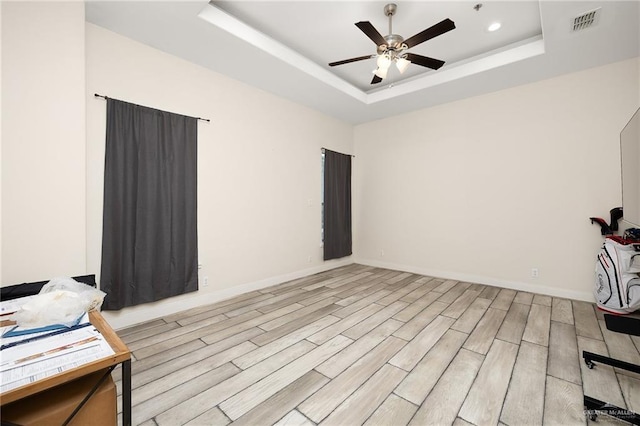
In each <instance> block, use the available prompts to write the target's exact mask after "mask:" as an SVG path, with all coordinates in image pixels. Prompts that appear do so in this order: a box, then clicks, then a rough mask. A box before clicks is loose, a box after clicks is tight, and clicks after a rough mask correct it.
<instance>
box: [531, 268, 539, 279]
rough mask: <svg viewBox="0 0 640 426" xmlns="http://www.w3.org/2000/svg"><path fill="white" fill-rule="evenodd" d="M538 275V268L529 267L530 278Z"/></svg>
mask: <svg viewBox="0 0 640 426" xmlns="http://www.w3.org/2000/svg"><path fill="white" fill-rule="evenodd" d="M539 276H540V271H539V270H538V268H531V278H538V277H539Z"/></svg>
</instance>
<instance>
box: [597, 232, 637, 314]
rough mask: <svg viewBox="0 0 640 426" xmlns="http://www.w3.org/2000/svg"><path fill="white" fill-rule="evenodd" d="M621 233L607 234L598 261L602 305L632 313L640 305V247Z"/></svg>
mask: <svg viewBox="0 0 640 426" xmlns="http://www.w3.org/2000/svg"><path fill="white" fill-rule="evenodd" d="M637 246H638V245H637V244H628V243H627V244H625V241H624V240H623V239H622V238H619V237H607V238H606V239H605V241H604V244H603V246H602V248H601V249H600V252H599V253H598V258H597V261H596V283H595V284H596V286H595V291H594V294H595V298H596V303H597V304H598V307H599V308H601V309H603V310H605V311H610V312H614V313H619V314H628V313H631V312H633V311H635V310H637V309H640V275H639V273H640V251H638V250H637Z"/></svg>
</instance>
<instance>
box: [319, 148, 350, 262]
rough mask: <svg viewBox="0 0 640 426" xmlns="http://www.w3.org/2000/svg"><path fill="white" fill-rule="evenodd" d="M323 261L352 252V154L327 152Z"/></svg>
mask: <svg viewBox="0 0 640 426" xmlns="http://www.w3.org/2000/svg"><path fill="white" fill-rule="evenodd" d="M323 171H324V178H323V184H324V185H323V191H324V197H323V230H324V245H323V247H324V260H329V259H337V258H340V257H344V256H349V255H351V252H352V240H351V156H350V155H346V154H340V153H338V152H334V151H329V150H328V149H327V150H325V152H324V167H323Z"/></svg>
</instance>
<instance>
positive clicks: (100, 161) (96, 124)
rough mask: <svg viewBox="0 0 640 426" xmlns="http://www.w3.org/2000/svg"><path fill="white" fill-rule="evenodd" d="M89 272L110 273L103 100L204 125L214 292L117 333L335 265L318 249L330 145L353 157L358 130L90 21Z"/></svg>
mask: <svg viewBox="0 0 640 426" xmlns="http://www.w3.org/2000/svg"><path fill="white" fill-rule="evenodd" d="M86 45H87V64H86V73H87V166H88V167H87V170H88V173H87V212H88V213H87V221H88V234H87V235H88V247H87V255H88V267H87V269H88V270H89V271H91V272H99V270H100V244H101V238H102V232H101V231H102V229H101V227H102V194H103V191H102V186H103V170H104V138H105V107H106V104H105V101H104V100H102V99H96V98H94V97H93V94H94V93H99V94H103V95H107V96H110V97H113V98H118V99H122V100H127V101H130V102H134V103H138V104H142V105H147V106H152V107H155V108H159V109H164V110H168V111H174V112H179V113H182V114H187V115H192V116H199V117H206V118H210V119H211V123H204V122H199V123H198V234H199V255H200V258H199V260H200V263H201V264H202V269H201V270H200V278H201V281H202V278H203V277H205V276H207V277H208V282H209V286H208V287H207V288H203V289H202V290H200V291H198V292H197V293H194V294H189V295H184V296H180V297H177V298H172V299H169V300H166V301H162V302H158V303H152V304H147V305H143V306H138V307H134V308H130V309H125V310H123V311H122V312H121V313H119V314H111V313H109V315H108V318H109V320H110V322H111V323H112V324H115V325H116V326H121V325H126V324H130V323H135V322H140V321H143V320H145V319H148V318H151V317H154V316H161V315H164V314H165V313H167V312H169V311H178V310H184V309H188V308H190V307H193V306H197V305H200V304H203V303H205V302H207V301H214V300H218V299H220V298H222V297H228V296H229V295H232V294H237V293H240V292H242V291H247V290H250V289H254V288H258V287H261V286H265V285H267V284H275V283H277V282H280V281H284V280H286V279H290V278H295V277H299V276H303V275H307V274H310V273H314V272H318V271H320V270H324V269H329V268H331V267H334V266H336V265H340V264H345V263H351V260H350V259H343V260H341V261H339V262H323V261H322V252H321V248H320V221H321V217H320V190H321V181H320V177H321V174H320V164H321V162H320V149H321V147H327V148H330V149H334V150H337V151H342V152H347V153H351V152H352V151H353V126H351V125H349V124H346V123H343V122H340V121H338V120H335V119H332V118H329V117H327V116H325V115H322V114H320V113H318V112H315V111H313V110H311V109H308V108H306V107H302V106H300V105H297V104H294V103H292V102H289V101H286V100H283V99H281V98H278V97H275V96H273V95H270V94H268V93H265V92H262V91H259V90H257V89H254V88H252V87H249V86H246V85H244V84H241V83H239V82H237V81H234V80H231V79H229V78H226V77H223V76H220V75H218V74H215V73H213V72H211V71H209V70H206V69H204V68H201V67H199V66H196V65H193V64H191V63H188V62H186V61H183V60H181V59H178V58H176V57H173V56H171V55H167V54H165V53H162V52H160V51H157V50H155V49H152V48H150V47H147V46H145V45H142V44H140V43H137V42H134V41H132V40H130V39H127V38H124V37H122V36H119V35H116V34H115V33H112V32H109V31H107V30H105V29H103V28H100V27H98V26H95V25H92V24H87V27H86Z"/></svg>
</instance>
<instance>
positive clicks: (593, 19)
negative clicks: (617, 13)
mask: <svg viewBox="0 0 640 426" xmlns="http://www.w3.org/2000/svg"><path fill="white" fill-rule="evenodd" d="M600 10H601V8H597V9H595V10H590V11H589V12H585V13H583V14H581V15H579V16H576V17H575V18H573V31H580V30H584V29H587V28H589V27H593V26H594V25H597V24H598V21H600Z"/></svg>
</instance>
